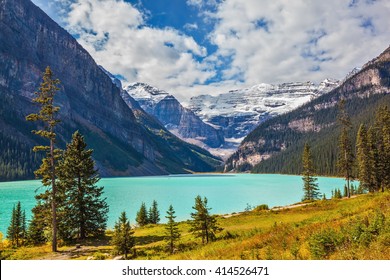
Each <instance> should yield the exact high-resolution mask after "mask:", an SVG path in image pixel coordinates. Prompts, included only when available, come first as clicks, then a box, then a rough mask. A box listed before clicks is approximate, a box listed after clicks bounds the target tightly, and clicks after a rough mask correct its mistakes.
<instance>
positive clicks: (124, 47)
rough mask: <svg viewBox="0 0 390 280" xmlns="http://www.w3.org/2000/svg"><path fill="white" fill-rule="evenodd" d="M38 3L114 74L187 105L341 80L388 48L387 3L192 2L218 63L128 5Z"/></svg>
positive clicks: (116, 1)
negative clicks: (240, 90)
mask: <svg viewBox="0 0 390 280" xmlns="http://www.w3.org/2000/svg"><path fill="white" fill-rule="evenodd" d="M33 1H34V2H35V3H38V4H40V6H41V7H43V8H44V9H46V12H47V11H49V12H50V15H51V16H52V17H53V15H55V14H56V13H55V11H54V10H55V9H54V8H55V6H56V5H57V6H58V7H60V11H57V18H58V17H59V16H58V14H59V15H60V16H63V20H62V22H66V23H67V26H65V27H66V28H67V29H68V30H70V31H71V32H72V33H73V34H77V35H78V36H77V37H78V41H79V42H80V43H81V44H82V45H83V46H84V47H85V48H86V49H87V50H88V51H89V52H90V53H91V55H92V56H93V57H94V59H95V60H96V61H97V63H99V64H101V65H103V66H104V67H105V68H106V69H107V70H109V71H110V72H112V73H113V74H120V75H122V76H123V77H125V78H126V79H127V81H128V82H135V81H141V82H146V83H150V84H152V85H154V86H157V87H160V88H162V89H164V90H167V91H170V92H172V93H174V94H176V95H178V97H179V98H180V97H183V96H185V95H194V94H200V93H219V92H223V91H225V90H229V89H232V88H237V87H244V86H252V85H254V84H257V83H263V82H266V83H282V82H290V81H308V80H311V81H314V82H319V81H321V80H323V79H325V78H327V77H330V78H343V77H344V75H345V74H346V73H348V72H349V71H350V70H351V69H352V68H354V67H356V66H361V65H362V64H364V63H365V62H367V61H369V60H370V59H372V58H374V57H375V56H376V55H378V54H379V53H380V52H381V51H383V50H384V49H385V48H387V47H388V46H389V43H390V40H389V39H390V29H389V28H388V27H389V26H390V17H389V16H388V15H389V14H390V1H387V0H377V1H372V0H354V1H346V0H344V1H340V0H328V1H305V0H294V1H288V0H278V1H258V0H245V1H242V0H224V1H221V0H211V1H210V0H208V1H206V0H187V2H186V3H187V5H189V6H192V7H194V8H196V9H192V10H193V11H195V12H198V16H203V17H204V21H205V22H208V24H207V26H208V27H209V26H211V31H210V33H209V34H208V35H207V34H206V38H208V40H209V42H210V43H211V44H213V45H215V46H216V51H215V52H213V53H208V52H207V49H206V48H205V47H204V46H202V45H200V44H199V43H197V42H196V41H195V40H194V39H193V38H192V37H190V36H187V35H185V34H184V33H183V31H180V30H176V29H173V28H163V29H161V28H155V27H153V26H150V25H147V23H146V22H147V19H148V17H149V16H150V15H147V14H145V13H147V11H141V10H139V9H137V8H136V6H132V5H131V4H130V3H127V2H125V1H124V0H33ZM45 3H46V5H45ZM183 28H184V30H195V29H197V28H198V26H197V25H196V24H190V23H188V24H186V25H185V26H184V27H183ZM197 30H198V31H197V32H200V31H201V30H204V28H198V29H197ZM205 46H207V44H206V45H205ZM210 81H213V82H212V84H210Z"/></svg>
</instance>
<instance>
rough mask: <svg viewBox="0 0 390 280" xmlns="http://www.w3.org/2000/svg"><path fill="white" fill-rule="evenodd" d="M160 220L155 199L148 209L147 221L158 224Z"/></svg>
mask: <svg viewBox="0 0 390 280" xmlns="http://www.w3.org/2000/svg"><path fill="white" fill-rule="evenodd" d="M158 222H160V212H159V211H158V205H157V201H156V200H153V204H152V207H151V208H150V209H149V223H150V224H158Z"/></svg>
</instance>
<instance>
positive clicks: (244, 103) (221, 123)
mask: <svg viewBox="0 0 390 280" xmlns="http://www.w3.org/2000/svg"><path fill="white" fill-rule="evenodd" d="M338 84H339V82H338V81H335V80H330V79H328V80H325V81H323V82H322V83H320V84H319V85H315V84H313V83H311V82H306V83H284V84H280V85H270V84H259V85H256V86H253V87H251V88H246V89H240V90H232V91H229V92H227V93H222V94H219V95H217V96H211V95H200V96H195V97H192V98H191V99H190V102H189V104H188V108H189V109H191V110H192V111H193V112H195V114H197V115H198V116H199V117H200V118H201V119H202V120H203V121H204V122H207V123H210V124H212V125H214V126H216V127H220V128H221V129H222V131H223V133H224V137H225V141H226V143H225V145H224V147H223V148H225V149H227V150H229V149H230V150H233V149H234V150H235V149H236V148H237V147H238V145H239V144H240V142H241V140H242V139H243V138H244V137H245V136H246V135H248V134H249V133H250V132H251V131H252V130H253V129H255V127H257V126H258V125H259V124H260V123H261V122H264V121H265V120H267V119H270V118H272V117H275V116H277V115H280V114H284V113H286V112H289V111H291V110H293V109H295V108H297V107H299V106H301V105H302V104H304V103H307V102H309V101H310V100H312V99H314V98H317V97H318V96H321V95H322V94H324V93H326V92H329V91H331V90H332V89H334V88H335V87H336V86H337V85H338Z"/></svg>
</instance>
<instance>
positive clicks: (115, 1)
mask: <svg viewBox="0 0 390 280" xmlns="http://www.w3.org/2000/svg"><path fill="white" fill-rule="evenodd" d="M67 23H68V30H70V31H71V33H73V34H76V35H77V37H78V41H79V42H80V43H81V44H82V45H83V46H84V47H85V48H86V49H87V50H88V52H90V53H91V55H92V56H93V57H94V59H95V60H96V61H97V63H99V64H102V65H103V66H104V67H105V68H106V69H107V70H109V71H110V72H112V73H113V74H120V75H122V76H123V77H125V78H126V80H127V81H128V82H135V81H142V82H146V83H150V84H152V85H155V86H157V87H161V88H163V89H166V90H172V91H175V89H176V88H177V87H179V86H192V85H194V84H202V83H204V82H205V81H206V80H207V79H209V78H210V77H211V76H213V75H214V72H213V70H212V69H210V68H209V65H208V64H202V63H200V62H199V59H196V58H197V57H200V58H202V57H205V56H207V50H206V48H204V47H202V46H200V45H199V44H198V43H196V42H195V40H194V39H193V38H192V37H189V36H186V35H184V34H183V33H181V32H180V31H178V30H175V29H172V28H164V29H157V28H153V27H149V26H146V25H145V21H144V16H143V14H141V13H140V11H139V10H137V9H136V8H134V7H133V6H132V5H131V4H129V3H127V2H124V1H122V0H82V1H81V0H79V1H75V2H74V3H73V4H72V5H71V6H70V11H69V13H68V17H67Z"/></svg>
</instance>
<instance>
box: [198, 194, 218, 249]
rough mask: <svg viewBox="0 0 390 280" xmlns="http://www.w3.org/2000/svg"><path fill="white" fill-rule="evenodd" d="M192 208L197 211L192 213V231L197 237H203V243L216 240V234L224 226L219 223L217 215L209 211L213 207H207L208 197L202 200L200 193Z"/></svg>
mask: <svg viewBox="0 0 390 280" xmlns="http://www.w3.org/2000/svg"><path fill="white" fill-rule="evenodd" d="M192 208H193V209H194V210H195V212H194V213H191V217H192V221H191V223H190V224H191V228H190V232H192V233H193V234H194V235H195V236H196V237H201V238H202V243H203V244H204V243H209V242H210V241H213V240H215V234H216V233H217V232H218V231H220V230H222V228H220V227H219V226H218V225H217V220H216V218H215V216H212V215H210V213H209V211H210V210H211V208H209V207H207V198H206V197H205V198H203V200H202V198H201V197H200V195H198V196H197V197H196V198H195V205H194V206H193V207H192Z"/></svg>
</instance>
